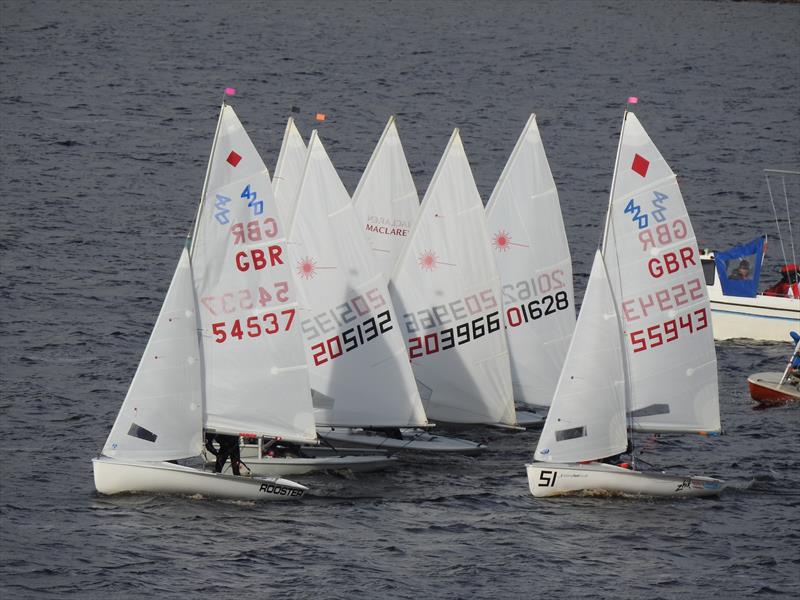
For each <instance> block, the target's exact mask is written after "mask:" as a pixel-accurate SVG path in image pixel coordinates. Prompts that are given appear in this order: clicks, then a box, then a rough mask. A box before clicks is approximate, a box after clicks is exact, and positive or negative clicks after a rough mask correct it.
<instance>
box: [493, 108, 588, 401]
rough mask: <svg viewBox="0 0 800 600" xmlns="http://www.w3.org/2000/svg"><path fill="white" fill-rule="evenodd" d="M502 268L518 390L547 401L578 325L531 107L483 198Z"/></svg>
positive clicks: (525, 397)
mask: <svg viewBox="0 0 800 600" xmlns="http://www.w3.org/2000/svg"><path fill="white" fill-rule="evenodd" d="M486 220H487V223H488V228H489V233H490V235H491V244H492V251H493V254H494V258H495V260H496V262H497V268H498V271H499V272H500V282H501V284H502V294H503V309H504V310H503V312H504V317H505V325H506V330H505V331H506V335H507V337H508V347H509V353H510V357H511V378H512V384H513V387H514V398H515V399H516V400H517V401H519V402H523V403H525V404H528V405H533V406H549V405H550V402H551V400H552V398H553V393H554V392H555V389H556V384H557V382H558V376H559V373H561V368H562V366H563V364H564V357H565V356H566V353H567V348H568V347H569V342H570V339H571V338H572V331H573V329H574V328H575V297H574V293H573V285H572V260H571V258H570V253H569V244H568V243H567V235H566V232H565V230H564V222H563V220H562V218H561V206H560V204H559V200H558V191H557V190H556V185H555V181H553V175H552V174H551V172H550V166H549V164H548V162H547V156H546V155H545V152H544V146H543V144H542V138H541V136H540V135H539V130H538V128H537V126H536V116H535V115H531V117H530V119H528V122H527V124H526V125H525V129H524V130H523V131H522V134H521V135H520V137H519V140H518V141H517V144H516V146H515V147H514V151H513V152H512V154H511V157H510V158H509V159H508V163H507V164H506V166H505V168H504V169H503V173H502V174H501V175H500V179H499V180H498V182H497V185H496V186H495V188H494V191H493V192H492V195H491V197H490V198H489V202H488V204H487V205H486Z"/></svg>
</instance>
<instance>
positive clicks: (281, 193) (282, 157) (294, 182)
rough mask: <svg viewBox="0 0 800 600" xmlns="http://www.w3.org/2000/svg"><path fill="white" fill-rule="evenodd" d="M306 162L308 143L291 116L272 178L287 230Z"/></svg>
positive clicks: (289, 227) (276, 198)
mask: <svg viewBox="0 0 800 600" xmlns="http://www.w3.org/2000/svg"><path fill="white" fill-rule="evenodd" d="M305 164H306V144H305V142H304V141H303V138H302V136H301V135H300V132H299V131H298V130H297V126H296V125H295V124H294V119H293V118H292V117H289V120H288V121H287V123H286V131H285V132H284V133H283V142H282V143H281V150H280V152H279V153H278V162H277V163H276V164H275V173H274V176H273V178H272V189H273V192H274V194H275V202H277V203H278V209H279V210H280V211H281V216H282V217H283V223H284V227H286V230H287V231H289V230H290V229H291V226H292V216H293V215H294V207H295V204H296V203H297V190H298V188H299V187H300V180H301V179H302V177H303V167H305Z"/></svg>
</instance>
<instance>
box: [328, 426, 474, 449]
mask: <svg viewBox="0 0 800 600" xmlns="http://www.w3.org/2000/svg"><path fill="white" fill-rule="evenodd" d="M400 432H401V434H402V439H396V438H392V437H389V436H387V435H386V434H385V433H383V432H381V431H373V430H370V429H362V428H361V427H320V428H317V435H319V437H320V438H322V439H324V440H325V441H327V442H329V443H330V444H332V445H334V446H344V447H350V446H356V447H366V448H380V449H383V450H395V451H399V450H403V451H407V452H440V453H444V454H465V455H471V454H479V453H480V452H483V451H484V450H485V449H486V446H485V445H484V444H479V443H477V442H471V441H469V440H463V439H458V438H450V437H444V436H441V435H433V434H432V433H428V432H427V431H425V430H423V429H416V428H404V429H401V430H400Z"/></svg>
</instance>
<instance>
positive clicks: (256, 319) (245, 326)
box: [211, 308, 294, 344]
mask: <svg viewBox="0 0 800 600" xmlns="http://www.w3.org/2000/svg"><path fill="white" fill-rule="evenodd" d="M292 321H294V309H293V308H287V309H285V310H282V311H280V312H279V313H271V312H268V313H264V314H263V315H252V316H250V317H247V318H246V319H235V320H233V321H228V322H221V323H213V324H212V325H211V331H212V333H214V335H216V336H217V337H216V338H215V339H214V341H215V342H217V343H218V344H222V343H224V342H226V341H227V340H229V339H231V338H233V339H237V340H242V339H244V338H245V337H248V338H257V337H260V336H262V335H272V334H274V333H278V332H279V331H289V329H290V328H291V326H292Z"/></svg>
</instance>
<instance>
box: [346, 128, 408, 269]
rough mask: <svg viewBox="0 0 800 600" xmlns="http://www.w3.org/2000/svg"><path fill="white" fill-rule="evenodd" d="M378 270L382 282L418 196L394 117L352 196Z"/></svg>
mask: <svg viewBox="0 0 800 600" xmlns="http://www.w3.org/2000/svg"><path fill="white" fill-rule="evenodd" d="M353 205H354V206H355V207H356V212H357V213H358V216H359V218H360V219H361V224H362V227H363V229H364V231H365V232H366V236H367V240H368V241H369V243H370V246H371V247H372V251H373V253H374V254H375V260H376V261H377V263H378V268H379V269H380V271H381V272H382V273H383V274H384V276H385V277H386V279H387V280H388V279H389V277H391V275H392V270H393V269H394V265H395V263H396V262H397V257H398V256H399V254H400V250H401V249H402V247H403V244H404V243H405V241H406V240H407V239H408V234H409V233H410V232H411V226H412V225H413V223H414V220H415V219H416V217H417V213H418V212H419V196H418V195H417V188H416V186H415V185H414V180H413V179H412V178H411V171H410V169H409V168H408V162H407V161H406V155H405V153H404V152H403V145H402V144H401V143H400V135H399V134H398V133H397V125H395V120H394V117H389V122H388V123H387V124H386V128H385V129H384V130H383V134H382V135H381V139H380V140H379V141H378V145H377V146H376V147H375V151H374V152H373V153H372V156H371V157H370V159H369V163H368V164H367V168H366V169H365V170H364V174H363V175H362V176H361V180H360V181H359V182H358V187H356V191H355V193H354V194H353Z"/></svg>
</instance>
